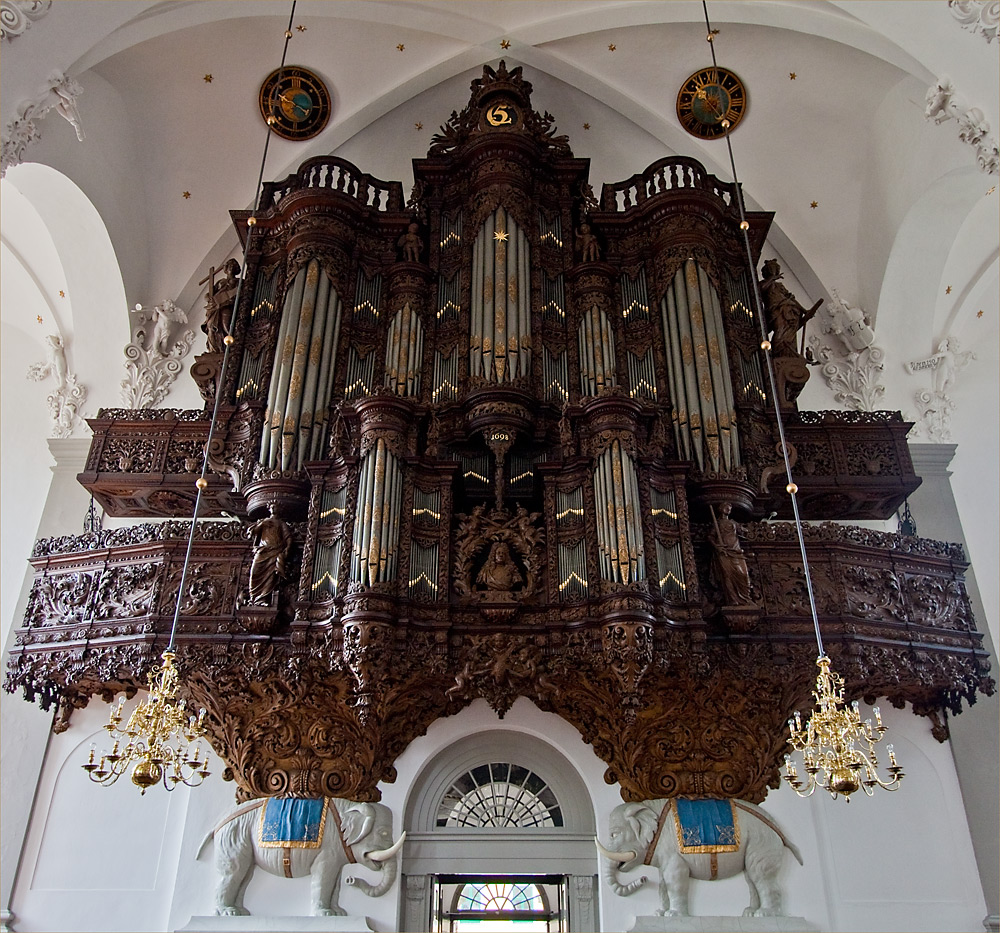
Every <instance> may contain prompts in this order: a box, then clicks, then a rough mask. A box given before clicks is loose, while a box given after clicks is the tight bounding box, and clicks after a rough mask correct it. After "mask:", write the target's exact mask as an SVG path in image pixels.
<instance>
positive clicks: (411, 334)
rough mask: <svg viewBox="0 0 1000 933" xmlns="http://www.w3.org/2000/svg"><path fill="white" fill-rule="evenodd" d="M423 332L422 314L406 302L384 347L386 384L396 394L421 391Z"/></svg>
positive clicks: (393, 323)
mask: <svg viewBox="0 0 1000 933" xmlns="http://www.w3.org/2000/svg"><path fill="white" fill-rule="evenodd" d="M423 353H424V333H423V327H422V325H421V323H420V317H419V316H418V314H417V312H416V311H413V310H412V309H411V308H410V305H409V304H408V303H407V304H405V305H404V306H403V307H402V308H400V309H399V311H398V312H396V316H395V317H394V318H393V319H392V324H391V325H390V327H389V335H388V338H387V340H386V348H385V384H386V385H387V386H390V387H391V388H392V389H393V391H394V392H395V393H396V394H397V395H403V396H416V395H419V394H420V361H421V360H422V359H423Z"/></svg>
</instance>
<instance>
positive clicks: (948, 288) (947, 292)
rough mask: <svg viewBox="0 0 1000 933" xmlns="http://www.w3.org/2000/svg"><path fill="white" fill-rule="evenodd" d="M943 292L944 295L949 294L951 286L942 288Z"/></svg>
mask: <svg viewBox="0 0 1000 933" xmlns="http://www.w3.org/2000/svg"><path fill="white" fill-rule="evenodd" d="M944 293H945V294H946V295H950V294H951V286H950V285H949V286H948V287H947V288H946V289H945V290H944Z"/></svg>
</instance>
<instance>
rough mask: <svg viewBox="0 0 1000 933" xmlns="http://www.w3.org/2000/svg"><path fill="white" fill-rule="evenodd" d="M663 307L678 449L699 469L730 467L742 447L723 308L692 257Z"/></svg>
mask: <svg viewBox="0 0 1000 933" xmlns="http://www.w3.org/2000/svg"><path fill="white" fill-rule="evenodd" d="M661 310H662V313H663V335H664V343H665V350H666V355H667V372H668V377H669V382H670V394H671V397H672V399H673V402H674V410H673V423H674V436H675V438H676V440H677V445H678V449H679V451H680V452H681V454H682V456H683V457H684V459H686V460H694V461H695V463H696V464H697V465H698V469H699V470H711V471H716V472H718V471H725V472H729V471H731V470H733V469H734V468H735V467H737V466H739V465H740V450H739V438H738V436H737V430H736V407H735V405H734V404H733V388H732V382H731V380H730V375H729V357H728V354H727V352H726V340H725V335H724V333H723V329H722V309H721V307H720V304H719V296H718V294H717V293H716V291H715V289H714V288H713V286H712V284H711V282H710V281H709V280H708V276H707V275H706V274H705V271H704V270H703V269H701V268H700V267H699V266H698V264H697V263H696V262H695V261H694V260H693V259H689V260H687V262H686V263H685V264H684V266H683V267H682V268H680V269H678V270H677V274H676V275H675V276H674V280H673V282H672V283H671V284H670V287H669V288H668V290H667V293H666V295H665V296H664V298H663V301H662V303H661Z"/></svg>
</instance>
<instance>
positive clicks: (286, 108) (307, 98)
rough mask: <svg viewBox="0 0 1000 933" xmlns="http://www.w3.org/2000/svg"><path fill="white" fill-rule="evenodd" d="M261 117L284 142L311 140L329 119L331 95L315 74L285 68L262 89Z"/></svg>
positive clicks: (271, 74) (296, 66)
mask: <svg viewBox="0 0 1000 933" xmlns="http://www.w3.org/2000/svg"><path fill="white" fill-rule="evenodd" d="M260 113H261V116H262V117H263V118H264V121H265V122H266V123H267V125H268V126H270V127H271V130H272V132H274V133H275V134H277V135H278V136H280V137H281V138H282V139H293V140H298V139H312V138H313V137H314V136H317V135H318V134H319V133H321V132H322V130H323V127H325V126H326V124H327V121H328V120H329V119H330V92H329V91H328V90H327V89H326V85H325V84H324V83H323V79H322V78H320V76H319V75H318V74H316V73H315V72H314V71H310V70H309V69H308V68H302V67H301V66H299V65H286V66H285V67H284V68H278V69H277V70H276V71H272V72H271V73H270V74H269V75H268V76H267V77H266V78H265V79H264V83H263V84H262V85H261V86H260Z"/></svg>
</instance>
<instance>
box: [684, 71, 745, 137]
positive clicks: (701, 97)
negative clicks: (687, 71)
mask: <svg viewBox="0 0 1000 933" xmlns="http://www.w3.org/2000/svg"><path fill="white" fill-rule="evenodd" d="M746 110H747V89H746V85H745V84H744V83H743V82H742V81H741V80H740V78H739V76H737V75H735V74H734V73H733V72H731V71H729V70H728V69H727V68H716V67H709V68H702V69H701V70H700V71H696V72H695V73H694V74H693V75H691V77H690V78H688V79H687V81H685V82H684V83H683V84H682V85H681V89H680V91H679V92H678V94H677V117H678V119H679V120H680V121H681V126H683V127H684V129H686V130H687V131H688V132H689V133H690V134H691V135H692V136H697V137H698V138H699V139H717V138H718V137H720V136H724V135H725V134H726V132H727V130H728V132H730V133H731V132H732V131H733V130H735V129H736V127H737V126H739V124H740V121H741V120H742V119H743V116H744V114H745V113H746ZM723 120H728V121H729V126H728V127H725V126H723V125H722V121H723Z"/></svg>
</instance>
